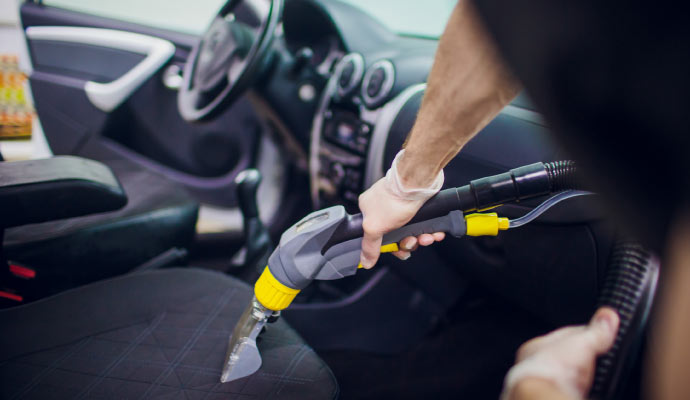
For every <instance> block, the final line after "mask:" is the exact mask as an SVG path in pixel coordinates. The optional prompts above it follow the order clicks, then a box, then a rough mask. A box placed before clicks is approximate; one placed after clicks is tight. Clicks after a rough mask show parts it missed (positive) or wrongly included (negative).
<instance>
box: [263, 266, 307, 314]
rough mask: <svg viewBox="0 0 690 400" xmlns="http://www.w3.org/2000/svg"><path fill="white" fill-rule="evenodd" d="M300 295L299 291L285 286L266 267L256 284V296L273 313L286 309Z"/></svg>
mask: <svg viewBox="0 0 690 400" xmlns="http://www.w3.org/2000/svg"><path fill="white" fill-rule="evenodd" d="M297 293H299V290H298V289H293V288H291V287H288V286H285V285H283V284H282V283H280V281H278V280H277V279H276V278H275V277H274V276H273V274H271V270H270V269H268V267H266V268H265V269H264V272H263V273H262V274H261V276H260V277H259V279H257V281H256V283H255V284H254V295H255V296H256V299H257V300H258V301H259V303H261V304H262V305H263V306H264V307H266V308H268V309H269V310H273V311H280V310H284V309H286V308H287V307H288V306H289V305H290V303H292V300H294V299H295V296H297Z"/></svg>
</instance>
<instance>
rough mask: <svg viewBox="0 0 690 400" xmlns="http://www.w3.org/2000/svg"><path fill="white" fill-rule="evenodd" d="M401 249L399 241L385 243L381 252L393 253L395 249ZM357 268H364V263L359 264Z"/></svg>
mask: <svg viewBox="0 0 690 400" xmlns="http://www.w3.org/2000/svg"><path fill="white" fill-rule="evenodd" d="M398 250H400V247H398V244H397V243H390V244H384V245H383V246H381V253H392V252H394V251H398ZM357 268H364V267H363V266H362V264H359V265H357Z"/></svg>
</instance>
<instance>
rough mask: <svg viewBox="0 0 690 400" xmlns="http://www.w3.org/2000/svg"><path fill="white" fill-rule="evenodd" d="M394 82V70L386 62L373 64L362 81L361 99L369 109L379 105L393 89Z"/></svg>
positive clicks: (388, 62) (381, 61) (390, 64)
mask: <svg viewBox="0 0 690 400" xmlns="http://www.w3.org/2000/svg"><path fill="white" fill-rule="evenodd" d="M394 82H395V69H394V68H393V64H392V63H391V62H390V61H388V60H380V61H377V62H375V63H374V64H373V65H372V66H371V67H369V69H367V73H366V74H364V79H363V80H362V99H363V100H364V104H365V105H366V106H367V107H369V108H375V107H378V106H379V105H381V103H382V102H383V100H384V99H385V98H386V96H388V94H389V93H390V92H391V89H393V83H394Z"/></svg>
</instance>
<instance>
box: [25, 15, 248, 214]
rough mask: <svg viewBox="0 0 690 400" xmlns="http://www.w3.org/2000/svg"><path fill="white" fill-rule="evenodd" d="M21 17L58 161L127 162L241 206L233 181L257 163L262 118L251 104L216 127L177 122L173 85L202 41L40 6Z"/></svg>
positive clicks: (212, 199)
mask: <svg viewBox="0 0 690 400" xmlns="http://www.w3.org/2000/svg"><path fill="white" fill-rule="evenodd" d="M21 17H22V23H23V25H24V28H25V32H26V38H27V43H28V48H29V52H30V56H31V60H32V64H33V71H32V73H31V76H30V83H31V88H32V92H33V96H34V102H35V107H36V110H37V113H38V115H39V118H40V121H41V124H42V126H43V130H44V132H45V135H46V138H47V140H48V143H49V144H50V146H51V149H52V151H53V152H54V153H55V154H76V155H81V156H85V157H90V158H95V159H102V160H107V159H113V158H128V159H130V160H132V161H135V162H137V163H139V164H140V165H142V166H143V167H145V168H148V169H152V170H155V171H157V172H159V173H162V174H164V175H166V176H168V177H169V178H171V179H174V180H176V181H178V182H179V183H181V184H182V185H184V186H185V187H187V189H189V190H190V191H191V192H193V193H194V194H195V195H196V196H197V198H199V199H200V200H202V201H204V202H207V203H211V204H214V205H218V206H224V207H233V206H235V204H236V200H235V196H234V189H233V185H234V183H233V178H234V176H235V175H236V174H237V173H239V171H241V170H243V169H245V168H247V167H249V166H251V165H253V164H254V162H255V153H256V149H257V143H258V137H259V125H258V122H257V121H258V120H257V118H256V116H255V114H254V112H253V109H252V107H251V105H250V104H249V102H248V101H247V100H246V99H244V98H242V99H240V101H238V103H237V104H236V105H235V106H233V107H232V108H231V109H230V110H228V111H227V112H225V113H223V114H221V115H220V116H219V117H218V118H216V119H214V120H212V121H208V122H202V123H194V124H190V123H187V122H185V121H184V120H182V118H181V117H180V116H179V113H178V111H177V91H176V88H175V87H174V86H172V85H170V84H167V83H168V82H169V81H166V78H169V75H170V74H171V73H173V74H175V73H179V71H180V70H181V68H183V67H184V62H185V60H186V57H187V56H188V54H189V52H190V49H191V47H192V46H193V45H194V43H195V42H196V41H197V38H196V37H194V36H192V35H188V34H184V33H179V32H173V31H168V30H165V29H157V28H152V27H148V26H143V25H137V24H133V23H130V22H126V21H118V20H112V19H108V18H103V17H98V16H92V15H87V14H82V13H79V12H74V11H68V10H64V9H59V8H55V7H49V6H44V5H41V4H37V3H33V2H27V3H24V4H23V5H22V7H21ZM171 71H172V72H171Z"/></svg>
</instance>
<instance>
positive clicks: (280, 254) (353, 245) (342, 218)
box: [268, 206, 466, 289]
mask: <svg viewBox="0 0 690 400" xmlns="http://www.w3.org/2000/svg"><path fill="white" fill-rule="evenodd" d="M465 231H466V226H465V219H464V218H463V213H462V211H459V210H454V211H450V212H448V213H446V214H445V215H442V216H440V217H435V218H429V219H427V220H423V221H417V222H413V223H411V224H409V225H406V226H403V227H402V228H399V229H396V230H395V231H393V232H390V233H388V234H386V235H385V236H384V237H383V242H382V243H383V244H390V243H395V242H398V241H400V240H401V239H403V238H405V237H407V236H418V235H421V234H423V233H434V232H446V233H448V234H450V235H453V236H463V235H464V234H465ZM362 234H363V230H362V215H361V214H356V215H349V214H347V213H346V212H345V209H344V208H343V207H342V206H335V207H330V208H327V209H324V210H320V211H316V212H314V213H312V214H310V215H308V216H307V217H305V218H304V219H302V220H301V221H300V222H298V223H296V224H295V225H293V226H292V227H291V228H290V229H289V230H287V231H286V232H285V233H284V234H283V236H282V237H281V240H280V245H279V246H278V248H277V249H276V250H275V251H274V252H273V254H272V255H271V257H270V258H269V260H268V266H269V268H270V270H271V273H272V274H273V276H274V277H275V278H276V279H278V280H279V281H280V282H281V283H283V284H284V285H286V286H288V287H291V288H294V289H303V288H304V287H306V286H307V285H308V284H309V283H310V282H311V281H312V280H314V279H318V280H332V279H339V278H343V277H345V276H349V275H353V274H354V273H355V272H357V266H358V265H359V255H360V252H361V250H362Z"/></svg>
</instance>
